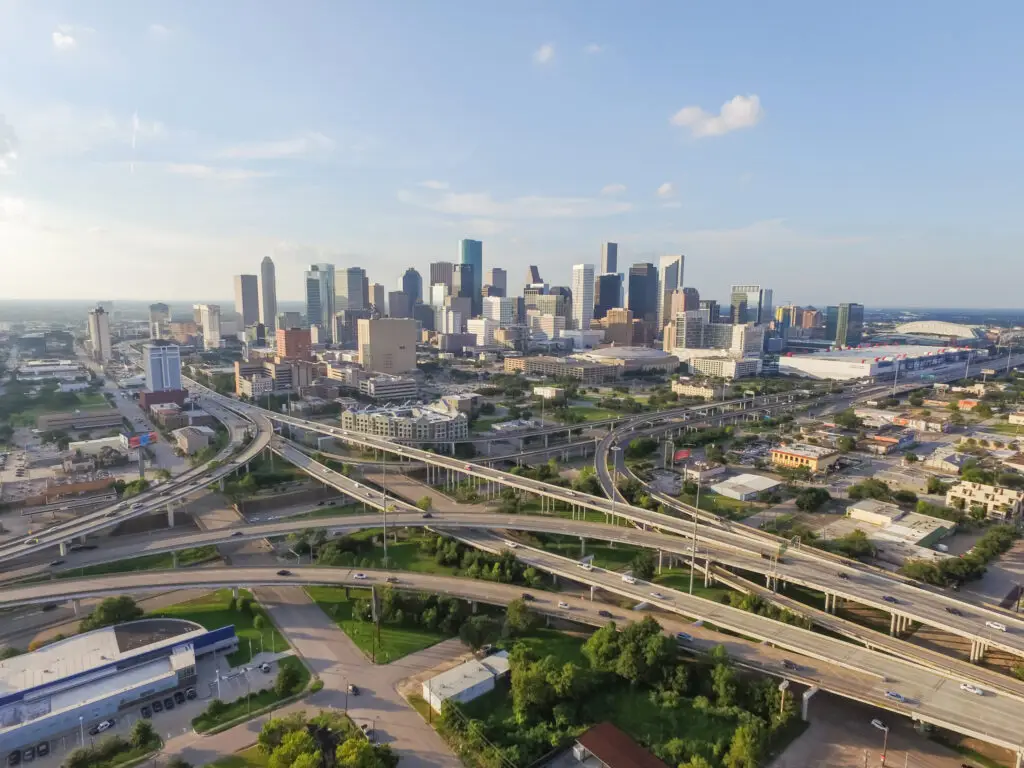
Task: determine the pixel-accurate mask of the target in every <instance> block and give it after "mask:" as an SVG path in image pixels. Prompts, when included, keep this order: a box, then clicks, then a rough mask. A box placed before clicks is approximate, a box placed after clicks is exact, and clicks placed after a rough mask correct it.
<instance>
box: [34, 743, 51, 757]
mask: <svg viewBox="0 0 1024 768" xmlns="http://www.w3.org/2000/svg"><path fill="white" fill-rule="evenodd" d="M48 754H50V742H48V741H41V742H39V743H38V744H36V757H46V756H47V755H48Z"/></svg>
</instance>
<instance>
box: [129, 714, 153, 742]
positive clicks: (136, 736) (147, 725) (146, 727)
mask: <svg viewBox="0 0 1024 768" xmlns="http://www.w3.org/2000/svg"><path fill="white" fill-rule="evenodd" d="M129 739H130V740H131V743H132V746H133V747H135V748H136V749H142V748H143V747H148V746H149V745H150V744H152V743H153V742H154V741H155V740H156V730H155V729H154V728H153V724H152V723H151V722H149V720H138V721H137V722H136V723H135V725H133V726H132V731H131V735H130V736H129Z"/></svg>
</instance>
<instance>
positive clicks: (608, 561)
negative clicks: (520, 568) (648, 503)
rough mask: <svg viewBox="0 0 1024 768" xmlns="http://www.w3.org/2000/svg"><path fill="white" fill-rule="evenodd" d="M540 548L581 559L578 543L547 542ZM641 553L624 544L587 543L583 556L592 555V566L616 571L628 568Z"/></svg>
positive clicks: (636, 548)
mask: <svg viewBox="0 0 1024 768" xmlns="http://www.w3.org/2000/svg"><path fill="white" fill-rule="evenodd" d="M541 548H542V549H544V550H545V551H547V552H553V553H554V554H556V555H561V556H562V557H568V558H570V559H572V560H579V559H580V557H582V555H581V554H580V543H579V541H549V542H547V543H545V544H544V545H542V547H541ZM641 551H643V550H641V549H639V548H638V547H631V546H628V545H625V544H620V545H619V546H617V547H611V546H609V545H608V544H596V543H591V542H589V541H588V542H587V544H586V551H585V552H583V555H593V556H594V565H596V566H598V567H599V568H607V569H608V570H611V571H618V570H621V569H623V568H626V567H627V566H629V564H630V562H632V560H633V558H634V557H636V556H637V554H639V553H640V552H641Z"/></svg>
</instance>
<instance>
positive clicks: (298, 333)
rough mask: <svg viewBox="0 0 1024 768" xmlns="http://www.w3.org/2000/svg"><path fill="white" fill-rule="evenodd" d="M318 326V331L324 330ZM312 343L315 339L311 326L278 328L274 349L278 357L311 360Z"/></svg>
mask: <svg viewBox="0 0 1024 768" xmlns="http://www.w3.org/2000/svg"><path fill="white" fill-rule="evenodd" d="M316 327H317V333H322V332H323V328H322V327H321V326H316ZM331 330H332V331H333V330H334V329H333V328H332V329H331ZM312 343H313V339H312V334H311V333H310V329H309V328H278V329H277V341H276V344H275V345H274V351H275V352H276V353H277V356H278V357H283V358H287V359H289V360H309V359H310V357H311V356H312V355H311V354H310V344H312Z"/></svg>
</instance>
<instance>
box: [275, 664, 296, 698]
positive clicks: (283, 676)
mask: <svg viewBox="0 0 1024 768" xmlns="http://www.w3.org/2000/svg"><path fill="white" fill-rule="evenodd" d="M301 681H302V675H301V674H299V670H298V669H297V668H296V667H295V666H294V665H292V664H282V665H281V668H280V669H279V670H278V672H277V678H276V679H275V680H274V693H276V694H277V695H278V696H279V697H280V698H282V699H283V698H284V697H285V696H290V695H291V694H293V693H295V688H297V687H298V685H299V683H300V682H301Z"/></svg>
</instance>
